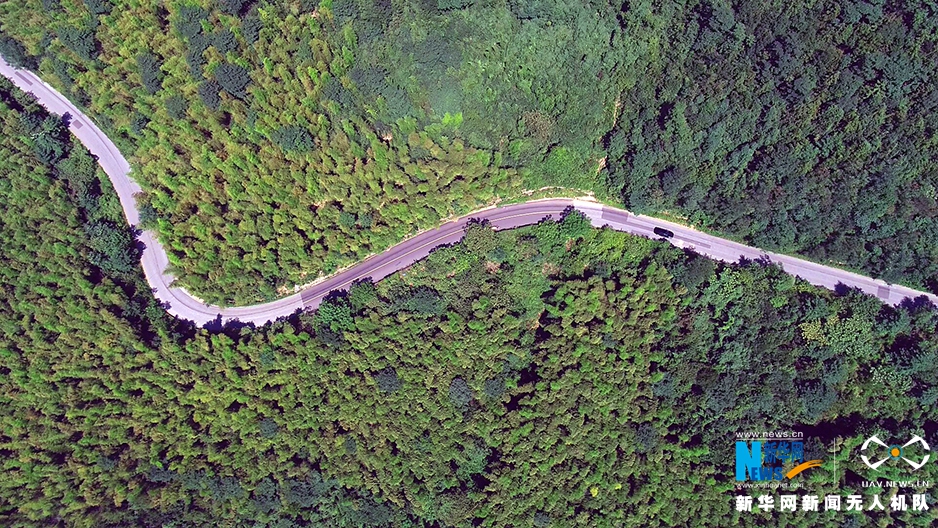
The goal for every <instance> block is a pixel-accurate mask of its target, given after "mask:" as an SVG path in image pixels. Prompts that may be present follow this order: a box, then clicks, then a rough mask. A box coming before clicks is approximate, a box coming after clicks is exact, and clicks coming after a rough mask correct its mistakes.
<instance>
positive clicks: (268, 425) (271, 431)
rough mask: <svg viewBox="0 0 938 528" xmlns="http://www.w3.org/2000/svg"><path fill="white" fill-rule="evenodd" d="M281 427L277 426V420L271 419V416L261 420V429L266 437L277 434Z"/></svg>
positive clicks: (262, 434)
mask: <svg viewBox="0 0 938 528" xmlns="http://www.w3.org/2000/svg"><path fill="white" fill-rule="evenodd" d="M279 429H280V428H279V427H278V426H277V422H275V421H273V420H271V419H270V418H264V419H263V420H261V423H260V431H261V436H263V437H264V438H273V437H275V436H277V432H278V431H279Z"/></svg>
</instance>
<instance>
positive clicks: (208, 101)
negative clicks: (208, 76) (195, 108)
mask: <svg viewBox="0 0 938 528" xmlns="http://www.w3.org/2000/svg"><path fill="white" fill-rule="evenodd" d="M220 91H221V86H220V85H219V84H218V83H217V82H215V81H212V80H208V81H204V82H202V84H200V85H199V98H201V99H202V102H203V103H204V104H205V106H207V107H208V108H209V109H210V110H218V109H219V108H221V96H220V95H219V92H220Z"/></svg>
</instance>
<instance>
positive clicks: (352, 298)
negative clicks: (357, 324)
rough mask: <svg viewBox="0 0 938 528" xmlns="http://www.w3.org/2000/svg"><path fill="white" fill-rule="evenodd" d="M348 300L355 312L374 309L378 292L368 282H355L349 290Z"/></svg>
mask: <svg viewBox="0 0 938 528" xmlns="http://www.w3.org/2000/svg"><path fill="white" fill-rule="evenodd" d="M348 299H349V302H350V303H351V304H352V308H353V309H354V310H355V311H359V310H361V309H363V308H374V307H375V306H376V303H377V301H378V292H377V290H376V289H375V285H374V283H373V282H371V281H370V280H366V281H357V282H355V283H353V284H352V286H351V287H350V288H349V292H348Z"/></svg>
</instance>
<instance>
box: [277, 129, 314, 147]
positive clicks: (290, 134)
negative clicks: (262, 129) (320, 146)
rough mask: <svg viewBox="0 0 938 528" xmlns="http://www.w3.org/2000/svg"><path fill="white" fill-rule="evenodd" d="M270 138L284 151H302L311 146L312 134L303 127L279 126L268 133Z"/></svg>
mask: <svg viewBox="0 0 938 528" xmlns="http://www.w3.org/2000/svg"><path fill="white" fill-rule="evenodd" d="M270 139H271V141H273V142H274V143H276V144H277V145H279V146H280V148H282V149H283V150H286V151H298V152H304V151H308V150H311V149H312V148H313V136H312V135H311V134H310V133H309V130H307V129H305V128H303V127H298V126H288V127H280V128H278V129H276V130H274V131H273V132H272V133H271V134H270Z"/></svg>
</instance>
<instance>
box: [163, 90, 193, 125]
mask: <svg viewBox="0 0 938 528" xmlns="http://www.w3.org/2000/svg"><path fill="white" fill-rule="evenodd" d="M164 104H165V105H166V113H167V114H169V117H171V118H173V119H185V117H186V109H188V107H189V105H188V104H187V103H186V100H185V99H184V98H183V97H182V96H180V95H173V96H171V97H168V98H166V102H165V103H164Z"/></svg>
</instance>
